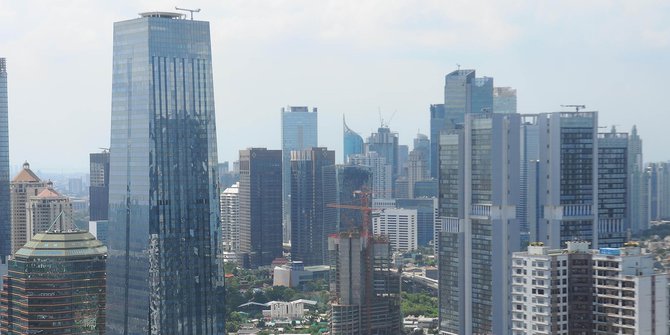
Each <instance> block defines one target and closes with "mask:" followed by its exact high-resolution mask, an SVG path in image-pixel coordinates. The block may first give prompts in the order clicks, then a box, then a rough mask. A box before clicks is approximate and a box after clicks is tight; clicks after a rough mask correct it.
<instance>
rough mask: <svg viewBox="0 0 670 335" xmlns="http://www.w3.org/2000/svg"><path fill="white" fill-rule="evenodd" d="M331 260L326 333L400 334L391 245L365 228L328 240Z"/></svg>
mask: <svg viewBox="0 0 670 335" xmlns="http://www.w3.org/2000/svg"><path fill="white" fill-rule="evenodd" d="M328 250H329V252H330V260H331V275H330V292H331V295H332V296H333V299H334V300H332V302H331V304H330V324H329V328H330V329H329V330H330V334H333V335H349V334H360V335H373V334H400V332H401V331H400V327H401V323H402V318H401V315H400V277H399V276H398V275H397V273H395V272H392V271H391V265H392V262H391V256H392V252H391V245H390V243H389V242H388V241H387V240H385V239H384V238H383V237H372V236H371V235H370V234H368V233H366V232H365V231H363V232H360V231H358V230H351V231H348V232H341V233H338V234H337V235H334V236H331V237H330V238H329V239H328Z"/></svg>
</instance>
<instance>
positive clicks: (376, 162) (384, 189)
mask: <svg viewBox="0 0 670 335" xmlns="http://www.w3.org/2000/svg"><path fill="white" fill-rule="evenodd" d="M349 163H350V164H352V165H356V166H365V167H369V168H370V169H371V170H372V198H373V199H390V198H393V167H392V166H391V164H389V163H388V161H387V160H386V158H384V157H381V156H380V155H379V154H378V153H377V152H368V153H366V154H365V155H353V156H351V157H350V158H349Z"/></svg>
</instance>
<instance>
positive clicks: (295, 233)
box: [291, 147, 336, 265]
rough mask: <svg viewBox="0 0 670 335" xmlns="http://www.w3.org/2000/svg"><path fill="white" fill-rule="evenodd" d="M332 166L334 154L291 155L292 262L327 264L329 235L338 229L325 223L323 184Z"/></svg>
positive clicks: (322, 151)
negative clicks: (326, 172) (328, 168)
mask: <svg viewBox="0 0 670 335" xmlns="http://www.w3.org/2000/svg"><path fill="white" fill-rule="evenodd" d="M331 165H335V151H333V150H328V149H327V148H318V147H314V148H311V149H307V150H302V151H292V152H291V213H295V215H291V259H292V260H294V261H303V262H304V263H305V265H320V264H327V263H328V235H330V234H333V233H335V232H336V230H335V229H336V227H334V226H332V222H325V221H324V209H325V204H324V196H325V192H326V190H324V188H323V183H324V167H326V166H331ZM327 224H328V225H327Z"/></svg>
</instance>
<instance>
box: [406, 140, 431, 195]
mask: <svg viewBox="0 0 670 335" xmlns="http://www.w3.org/2000/svg"><path fill="white" fill-rule="evenodd" d="M427 168H428V160H427V159H426V156H425V152H423V151H421V150H416V149H414V150H412V151H411V152H410V153H409V160H408V161H407V195H408V197H409V198H415V197H416V195H415V194H414V188H415V187H416V182H419V181H423V180H426V179H429V178H430V177H429V174H428V172H429V171H428V169H427Z"/></svg>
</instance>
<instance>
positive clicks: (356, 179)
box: [323, 165, 372, 231]
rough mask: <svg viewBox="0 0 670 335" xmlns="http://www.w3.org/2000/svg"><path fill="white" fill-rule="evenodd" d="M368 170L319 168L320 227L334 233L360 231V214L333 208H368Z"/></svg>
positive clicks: (365, 167)
mask: <svg viewBox="0 0 670 335" xmlns="http://www.w3.org/2000/svg"><path fill="white" fill-rule="evenodd" d="M371 191H372V170H371V169H370V168H369V167H367V166H356V165H331V166H326V167H324V168H323V192H324V194H323V202H324V204H325V207H324V209H323V213H324V214H323V215H324V219H323V220H324V225H326V226H328V227H331V229H334V231H342V230H347V229H350V228H361V225H362V223H363V212H362V211H360V210H356V209H348V208H338V207H336V206H333V205H337V206H339V205H345V206H365V205H367V206H369V205H370V204H371V198H372V197H371V193H370V192H371Z"/></svg>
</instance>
